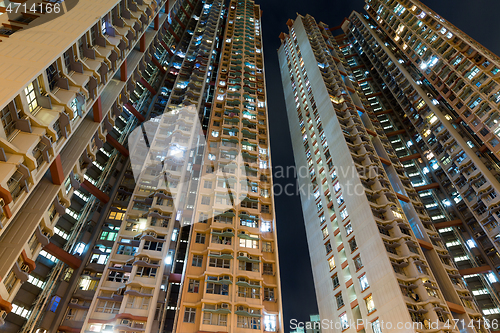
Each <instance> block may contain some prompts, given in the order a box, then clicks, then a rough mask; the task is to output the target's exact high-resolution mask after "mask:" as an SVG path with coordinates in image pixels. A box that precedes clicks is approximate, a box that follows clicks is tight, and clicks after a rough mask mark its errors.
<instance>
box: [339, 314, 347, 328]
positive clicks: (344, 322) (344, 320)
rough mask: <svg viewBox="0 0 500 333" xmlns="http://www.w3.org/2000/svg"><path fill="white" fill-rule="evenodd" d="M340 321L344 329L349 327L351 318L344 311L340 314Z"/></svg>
mask: <svg viewBox="0 0 500 333" xmlns="http://www.w3.org/2000/svg"><path fill="white" fill-rule="evenodd" d="M339 318H340V323H341V325H342V330H345V329H348V328H349V320H348V319H347V314H346V313H345V312H344V313H343V314H341V315H340V317H339Z"/></svg>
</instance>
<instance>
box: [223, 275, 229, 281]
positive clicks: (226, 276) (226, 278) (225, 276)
mask: <svg viewBox="0 0 500 333" xmlns="http://www.w3.org/2000/svg"><path fill="white" fill-rule="evenodd" d="M222 280H231V277H230V276H229V275H224V276H223V277H222Z"/></svg>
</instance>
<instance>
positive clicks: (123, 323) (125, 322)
mask: <svg viewBox="0 0 500 333" xmlns="http://www.w3.org/2000/svg"><path fill="white" fill-rule="evenodd" d="M120 324H122V325H126V326H129V325H131V324H132V322H131V321H130V320H128V319H122V321H121V322H120Z"/></svg>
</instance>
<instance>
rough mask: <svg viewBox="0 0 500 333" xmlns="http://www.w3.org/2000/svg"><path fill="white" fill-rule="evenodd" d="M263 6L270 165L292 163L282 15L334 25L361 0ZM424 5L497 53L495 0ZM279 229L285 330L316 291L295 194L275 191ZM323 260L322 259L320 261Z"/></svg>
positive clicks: (308, 309) (310, 305) (499, 8)
mask: <svg viewBox="0 0 500 333" xmlns="http://www.w3.org/2000/svg"><path fill="white" fill-rule="evenodd" d="M255 2H256V3H257V4H260V6H261V9H262V10H263V16H262V32H263V37H264V55H265V70H266V85H267V99H268V110H269V123H270V128H271V153H272V162H273V167H274V168H275V170H276V171H274V174H275V175H276V172H277V170H279V169H278V168H281V167H283V168H286V166H292V165H294V159H293V153H292V149H291V142H290V133H289V131H288V120H287V115H286V108H285V103H284V99H283V90H282V86H281V77H280V70H279V62H278V55H277V49H278V48H279V46H280V45H281V43H280V39H279V37H278V36H279V34H280V33H281V32H288V28H287V26H286V21H287V20H288V19H289V18H292V19H295V18H296V16H297V14H296V13H300V14H301V15H306V14H310V15H312V16H314V17H315V19H316V21H318V22H319V21H323V22H325V23H326V24H328V25H329V26H332V27H333V26H337V25H339V24H340V23H341V22H342V20H343V19H344V17H348V16H349V15H350V13H351V12H352V11H353V10H357V11H359V12H362V13H363V12H364V9H363V6H364V4H365V3H364V0H307V1H304V0H286V1H285V0H268V1H263V0H255ZM422 2H423V3H425V4H426V5H427V6H429V7H430V8H432V9H433V10H434V11H436V12H437V13H438V14H439V15H441V16H442V17H443V18H445V19H447V20H449V21H450V22H451V23H453V24H454V25H456V26H457V27H458V28H459V29H461V30H462V31H464V32H465V33H467V34H469V35H470V36H471V37H472V38H474V39H476V40H477V41H478V42H480V43H481V44H483V45H484V46H485V47H486V48H488V49H490V50H491V51H492V52H494V53H495V54H500V26H499V24H498V13H499V12H500V2H499V1H498V0H474V1H471V0H432V1H431V0H423V1H422ZM274 182H275V184H279V185H282V186H284V185H286V184H288V183H290V182H291V183H293V184H296V181H295V179H294V178H275V179H274ZM275 204H276V207H275V209H276V220H277V228H278V230H277V233H278V251H279V260H280V266H281V288H282V301H283V312H284V325H285V332H288V331H289V322H290V319H292V318H295V319H297V320H299V321H306V320H308V319H309V315H310V314H317V313H318V309H317V304H316V295H315V292H314V285H313V279H312V272H311V265H310V261H309V254H308V247H307V240H306V237H305V228H304V224H303V217H302V210H301V207H300V200H299V197H298V196H294V197H289V196H285V195H281V196H276V197H275ZM325 264H326V262H325Z"/></svg>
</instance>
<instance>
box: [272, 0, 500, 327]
mask: <svg viewBox="0 0 500 333" xmlns="http://www.w3.org/2000/svg"><path fill="white" fill-rule="evenodd" d="M367 3H368V4H367V6H366V7H365V8H366V9H367V11H368V14H369V15H361V14H359V13H356V12H353V13H352V14H351V16H350V17H349V18H348V19H345V20H344V21H343V22H342V24H341V25H339V26H337V27H333V28H329V27H328V26H327V25H326V24H323V23H317V22H316V21H315V20H314V18H312V17H310V16H305V17H303V16H300V15H299V16H298V17H297V19H296V20H289V21H288V22H287V25H288V27H289V33H288V34H284V33H283V34H281V35H280V38H281V40H282V46H281V47H280V49H279V51H278V52H279V59H280V65H281V74H282V80H283V86H284V90H285V99H286V105H287V112H288V118H289V124H290V131H291V134H292V145H293V149H294V154H295V161H296V164H297V167H298V168H308V169H309V171H310V173H309V177H306V178H300V179H299V184H300V185H305V186H306V187H307V186H308V187H309V188H311V191H310V195H307V196H303V197H302V207H303V210H304V216H305V224H306V232H307V238H308V243H309V244H310V255H311V262H312V267H313V276H314V281H315V285H316V294H317V298H318V306H319V311H320V316H321V318H329V319H333V318H338V320H337V321H338V322H339V323H340V324H341V327H340V330H344V329H345V330H352V331H353V332H354V331H355V330H356V331H366V332H385V331H393V330H396V331H398V332H415V330H416V329H422V331H425V330H433V329H437V330H441V331H458V329H460V330H464V331H470V332H483V331H484V332H485V331H487V329H488V326H486V328H485V325H484V323H485V320H490V321H491V320H493V319H496V318H497V315H496V314H497V313H498V312H499V308H498V296H497V290H498V282H497V281H498V271H497V266H498V263H497V260H498V254H497V251H496V246H497V245H496V243H495V235H496V233H495V229H494V228H495V226H496V222H495V221H496V218H497V216H496V213H495V212H496V210H495V205H496V190H495V189H496V187H498V186H499V184H498V180H497V179H496V178H497V173H496V170H497V169H498V166H497V162H498V160H497V157H496V150H495V146H496V134H495V125H494V124H495V122H494V121H490V122H488V121H487V119H488V117H490V116H493V114H492V113H495V111H494V104H493V103H496V102H495V101H494V100H495V99H494V98H493V97H492V99H488V97H485V96H484V95H482V94H495V91H496V89H495V88H496V86H497V85H496V83H495V82H494V80H493V79H494V77H495V75H496V72H497V71H498V70H495V68H496V67H495V66H496V65H495V63H496V62H498V58H497V57H496V56H494V55H493V54H491V53H490V52H488V51H487V50H485V49H484V48H483V47H482V46H480V45H479V44H478V43H477V42H475V41H473V40H472V39H471V38H470V37H467V36H466V35H465V34H464V33H463V32H461V31H459V30H458V29H457V28H455V27H454V26H452V25H451V24H449V23H448V22H446V21H445V20H444V19H442V18H441V17H439V16H437V15H436V14H435V13H434V12H432V11H431V10H430V9H428V8H427V7H425V6H424V5H422V4H421V3H420V2H418V1H383V2H382V1H380V2H378V1H377V2H376V1H371V2H370V1H368V2H367ZM393 27H394V30H391V29H393ZM337 30H339V31H338V32H337V33H336V34H335V35H334V34H333V32H335V31H337ZM427 37H428V39H426V38H427ZM469 49H472V50H469ZM467 50H469V51H467ZM452 59H455V60H454V64H453V65H451V64H450V63H449V61H451V60H452ZM455 62H456V63H455ZM443 70H444V72H442V71H443ZM483 74H484V75H483ZM453 75H454V76H453ZM449 76H453V78H452V79H449ZM479 78H481V79H480V80H478V79H479ZM445 82H448V83H447V85H445ZM456 85H457V86H456ZM485 87H488V89H486V90H484V88H485ZM454 88H455V89H456V91H454V90H453V89H454ZM468 91H470V93H465V94H462V93H463V92H468ZM476 94H477V96H476ZM472 95H474V96H472ZM460 96H462V97H460ZM466 97H467V99H464V98H466ZM469 97H473V98H474V101H477V103H473V102H471V101H470V100H469V99H468V98H469ZM450 98H451V99H450ZM478 98H479V100H478ZM483 101H484V102H483ZM491 102H492V103H491ZM474 110H475V111H474ZM479 110H486V111H484V113H481V116H479V115H477V112H478V111H479ZM467 112H468V113H467ZM475 113H476V116H472V115H473V114H475ZM465 114H467V116H465ZM470 116H472V117H473V118H474V117H475V118H476V119H477V120H475V121H476V122H475V124H476V125H472V124H473V123H471V121H472V120H471V119H472V118H469V117H470ZM481 131H482V133H483V134H484V135H481V133H480V132H481ZM486 132H488V133H490V134H489V135H486V134H487V133H486ZM489 225H490V226H489ZM491 225H493V226H491ZM320 243H322V244H324V249H323V246H318V245H317V244H320ZM313 244H314V245H313ZM483 316H484V317H483ZM357 319H363V321H362V323H361V322H360V325H356V320H357ZM453 319H455V320H460V323H459V325H458V326H457V327H455V325H454V324H453V321H452V320H453ZM447 322H448V323H451V325H449V326H448V325H446V323H447ZM384 323H386V324H387V323H391V324H392V325H393V326H392V327H388V326H387V325H384ZM397 323H403V327H396V324H397ZM405 323H406V324H410V325H408V326H404V324H405ZM413 323H415V324H416V325H414V324H413ZM462 323H464V324H465V325H463V324H462ZM419 324H421V325H422V326H421V327H419V326H418V325H419ZM462 326H465V327H462ZM327 331H328V330H327ZM332 331H333V330H332Z"/></svg>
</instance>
